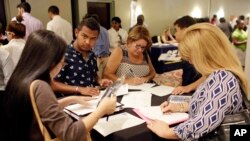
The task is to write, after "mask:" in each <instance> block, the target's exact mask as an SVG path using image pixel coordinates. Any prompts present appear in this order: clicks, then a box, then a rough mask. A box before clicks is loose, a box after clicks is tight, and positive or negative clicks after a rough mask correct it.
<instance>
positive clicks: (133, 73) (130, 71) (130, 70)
mask: <svg viewBox="0 0 250 141" xmlns="http://www.w3.org/2000/svg"><path fill="white" fill-rule="evenodd" d="M129 71H130V72H131V73H132V74H133V76H134V77H136V75H135V73H134V71H133V70H132V69H131V68H130V69H129Z"/></svg>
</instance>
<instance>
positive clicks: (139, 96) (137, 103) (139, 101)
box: [121, 91, 152, 108]
mask: <svg viewBox="0 0 250 141" xmlns="http://www.w3.org/2000/svg"><path fill="white" fill-rule="evenodd" d="M151 97H152V94H151V93H148V92H145V91H138V92H129V94H128V95H124V96H123V97H122V101H121V103H122V104H124V106H123V107H126V108H127V107H128V108H140V107H149V106H151Z"/></svg>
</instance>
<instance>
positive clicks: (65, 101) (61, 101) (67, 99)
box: [58, 96, 76, 108]
mask: <svg viewBox="0 0 250 141" xmlns="http://www.w3.org/2000/svg"><path fill="white" fill-rule="evenodd" d="M75 98H76V96H68V97H65V98H62V99H59V100H58V103H59V106H60V107H61V108H64V107H66V106H68V105H70V104H72V103H74V100H75Z"/></svg>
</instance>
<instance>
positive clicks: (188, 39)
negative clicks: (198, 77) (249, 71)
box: [179, 23, 248, 94]
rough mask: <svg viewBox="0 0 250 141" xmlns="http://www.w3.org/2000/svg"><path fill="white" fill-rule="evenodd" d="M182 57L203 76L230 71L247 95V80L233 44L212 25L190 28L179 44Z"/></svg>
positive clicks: (200, 24) (202, 24)
mask: <svg viewBox="0 0 250 141" xmlns="http://www.w3.org/2000/svg"><path fill="white" fill-rule="evenodd" d="M179 51H180V55H181V57H182V58H183V59H184V60H187V61H190V62H191V63H192V64H193V65H194V67H195V68H196V70H197V71H198V72H200V73H201V74H202V75H203V76H208V75H210V74H211V73H213V72H214V71H216V70H228V71H231V72H232V73H233V74H234V75H236V76H237V77H238V79H239V80H240V83H241V86H242V89H243V91H244V92H245V94H247V85H248V84H247V83H248V82H247V80H246V76H245V74H244V72H243V68H242V66H241V64H240V61H239V59H238V57H237V56H236V53H235V51H234V48H233V46H232V44H231V43H230V42H229V40H228V38H227V37H226V35H225V34H224V33H223V32H222V31H221V30H220V29H219V28H218V27H216V26H214V25H212V24H210V23H198V24H194V25H192V26H190V27H188V28H187V29H186V31H185V33H184V36H183V39H182V41H181V42H180V44H179Z"/></svg>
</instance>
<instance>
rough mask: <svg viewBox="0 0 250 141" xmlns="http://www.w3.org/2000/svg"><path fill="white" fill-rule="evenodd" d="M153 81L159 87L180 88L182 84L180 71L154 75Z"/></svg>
mask: <svg viewBox="0 0 250 141" xmlns="http://www.w3.org/2000/svg"><path fill="white" fill-rule="evenodd" d="M153 80H154V81H155V82H156V83H157V84H159V85H166V86H172V87H177V86H180V85H181V82H182V69H178V70H173V71H169V72H165V73H162V74H156V75H155V77H154V79H153Z"/></svg>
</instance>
